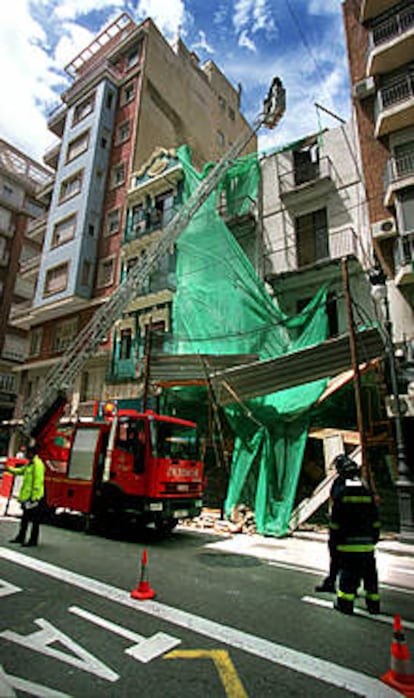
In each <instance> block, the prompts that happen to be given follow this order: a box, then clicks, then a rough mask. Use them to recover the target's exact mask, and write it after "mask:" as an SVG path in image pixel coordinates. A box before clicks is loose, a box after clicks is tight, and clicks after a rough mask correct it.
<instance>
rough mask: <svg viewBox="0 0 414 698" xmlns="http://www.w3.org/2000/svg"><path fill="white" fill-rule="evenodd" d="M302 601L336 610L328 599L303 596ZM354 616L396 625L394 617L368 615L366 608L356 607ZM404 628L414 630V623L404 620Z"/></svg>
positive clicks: (379, 614)
mask: <svg viewBox="0 0 414 698" xmlns="http://www.w3.org/2000/svg"><path fill="white" fill-rule="evenodd" d="M302 601H304V602H305V603H311V604H313V605H314V606H322V607H323V608H329V609H331V611H333V610H334V607H333V602H332V601H326V599H318V598H316V597H315V596H302ZM354 615H356V616H363V617H364V618H368V619H369V620H373V621H376V622H378V623H385V624H386V625H393V623H394V616H387V615H385V614H384V613H377V614H372V613H368V611H366V610H365V609H364V608H358V607H354ZM403 626H404V629H405V628H406V629H407V630H414V623H412V622H411V621H409V620H404V621H403Z"/></svg>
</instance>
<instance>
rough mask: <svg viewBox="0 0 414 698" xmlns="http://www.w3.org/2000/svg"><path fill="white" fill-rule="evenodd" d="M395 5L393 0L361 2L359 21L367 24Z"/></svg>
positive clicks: (363, 0) (365, 0)
mask: <svg viewBox="0 0 414 698" xmlns="http://www.w3.org/2000/svg"><path fill="white" fill-rule="evenodd" d="M394 5H395V0H362V3H361V13H360V21H361V22H367V21H368V20H369V19H374V17H379V16H380V15H382V14H384V12H386V11H387V10H389V9H391V7H393V6H394Z"/></svg>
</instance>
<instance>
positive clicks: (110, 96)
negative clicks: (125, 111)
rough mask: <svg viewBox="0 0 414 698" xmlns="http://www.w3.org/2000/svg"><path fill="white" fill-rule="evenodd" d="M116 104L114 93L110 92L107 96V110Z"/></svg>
mask: <svg viewBox="0 0 414 698" xmlns="http://www.w3.org/2000/svg"><path fill="white" fill-rule="evenodd" d="M113 102H114V93H113V92H108V94H107V96H106V108H107V109H112V104H113Z"/></svg>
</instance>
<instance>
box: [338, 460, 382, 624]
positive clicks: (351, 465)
mask: <svg viewBox="0 0 414 698" xmlns="http://www.w3.org/2000/svg"><path fill="white" fill-rule="evenodd" d="M335 466H336V468H337V471H338V474H339V476H340V478H338V484H337V489H336V492H335V496H334V497H333V502H332V512H331V522H330V530H331V538H332V544H333V545H334V546H335V550H336V552H337V555H338V567H339V583H338V589H337V598H336V605H335V608H336V609H337V610H338V611H341V613H347V614H352V613H353V610H354V600H355V597H356V593H357V589H358V586H359V584H360V582H361V580H362V581H363V583H364V590H365V602H366V606H367V610H368V612H369V613H379V612H380V597H379V594H378V574H377V566H376V562H375V545H376V543H377V542H378V539H379V530H380V522H379V519H378V509H377V505H376V503H375V499H374V495H373V494H372V492H371V491H370V490H369V488H368V486H367V485H366V483H364V482H363V481H362V480H361V477H360V473H359V467H358V465H357V463H355V462H354V461H353V460H351V459H350V458H348V457H347V456H344V455H340V456H337V457H336V459H335Z"/></svg>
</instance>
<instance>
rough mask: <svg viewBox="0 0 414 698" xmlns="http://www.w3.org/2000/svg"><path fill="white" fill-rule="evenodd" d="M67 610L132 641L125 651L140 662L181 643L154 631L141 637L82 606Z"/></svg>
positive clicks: (175, 638) (154, 657) (147, 660)
mask: <svg viewBox="0 0 414 698" xmlns="http://www.w3.org/2000/svg"><path fill="white" fill-rule="evenodd" d="M68 611H69V612H70V613H74V614H75V615H77V616H79V617H80V618H83V619H84V620H87V621H89V622H90V623H95V625H99V626H100V627H101V628H105V630H109V631H110V632H111V633H115V634H116V635H120V636H121V637H124V638H125V639H126V640H131V641H132V642H134V643H135V644H134V645H133V646H132V647H128V649H126V650H125V653H126V654H128V655H129V656H130V657H133V658H134V659H138V661H140V662H144V663H147V662H150V661H151V660H152V659H156V658H157V657H160V656H161V655H162V654H165V652H169V651H170V650H172V649H173V648H174V647H177V645H180V644H181V640H179V639H178V638H177V637H172V635H167V634H166V633H155V635H153V636H152V637H149V638H146V637H143V636H142V635H138V633H134V632H133V630H129V629H128V628H124V627H123V626H122V625H118V623H113V622H112V621H110V620H107V619H106V618H102V617H101V616H97V615H95V613H91V612H90V611H86V610H85V609H84V608H79V606H70V608H68Z"/></svg>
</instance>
